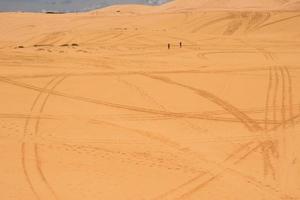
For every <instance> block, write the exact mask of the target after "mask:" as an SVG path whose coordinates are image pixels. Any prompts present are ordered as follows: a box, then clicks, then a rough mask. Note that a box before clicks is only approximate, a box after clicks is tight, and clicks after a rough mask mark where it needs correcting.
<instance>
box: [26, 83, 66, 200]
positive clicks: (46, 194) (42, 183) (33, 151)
mask: <svg viewBox="0 0 300 200" xmlns="http://www.w3.org/2000/svg"><path fill="white" fill-rule="evenodd" d="M64 78H65V77H63V78H62V79H59V77H54V78H52V79H51V80H50V81H49V82H48V83H47V84H46V85H45V86H44V88H42V90H40V91H39V94H38V95H37V96H36V98H35V100H34V101H33V104H32V106H31V109H30V111H31V113H33V112H35V110H36V109H37V110H39V115H40V114H42V111H43V109H44V106H45V105H46V102H47V101H48V98H49V96H50V94H49V93H48V94H47V91H48V90H49V89H48V88H51V85H52V84H53V85H54V86H52V88H51V89H54V88H55V87H56V86H57V85H58V84H59V83H61V81H63V80H64ZM56 81H57V82H56ZM50 91H51V90H50ZM44 95H46V97H45V98H43V96H44ZM40 103H41V106H40V108H38V107H39V106H38V104H40ZM31 120H33V119H32V118H31V117H28V118H27V119H26V122H25V125H24V135H23V137H24V139H25V138H26V137H28V136H33V138H36V137H37V136H38V132H37V131H38V126H39V121H40V120H41V117H37V118H36V119H35V120H34V121H31ZM31 122H32V123H33V124H34V131H33V134H32V133H31V134H28V126H29V125H31ZM31 157H33V158H34V159H33V160H34V163H32V161H31V159H30V158H31ZM22 163H23V171H24V174H25V176H26V179H27V181H28V183H29V185H30V186H31V189H32V190H33V192H34V193H35V194H36V197H37V199H41V200H42V199H55V200H57V199H58V197H57V195H56V193H55V191H54V190H53V188H52V187H51V185H50V184H49V182H48V180H47V178H46V176H45V175H44V173H43V170H42V168H41V161H40V157H39V154H38V145H37V144H36V143H35V142H33V143H27V142H23V143H22ZM33 182H35V183H36V184H33Z"/></svg>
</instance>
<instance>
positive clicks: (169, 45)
mask: <svg viewBox="0 0 300 200" xmlns="http://www.w3.org/2000/svg"><path fill="white" fill-rule="evenodd" d="M179 47H180V48H182V42H179ZM168 49H171V44H170V43H168Z"/></svg>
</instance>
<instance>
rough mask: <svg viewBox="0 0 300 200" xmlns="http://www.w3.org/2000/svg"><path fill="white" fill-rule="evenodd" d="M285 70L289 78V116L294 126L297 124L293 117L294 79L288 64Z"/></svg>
mask: <svg viewBox="0 0 300 200" xmlns="http://www.w3.org/2000/svg"><path fill="white" fill-rule="evenodd" d="M284 70H285V72H286V74H287V79H288V91H289V92H288V93H289V94H288V96H289V118H290V119H291V120H290V123H291V125H292V126H295V121H294V119H293V116H294V107H293V106H294V105H293V81H292V77H291V74H290V72H289V69H288V67H287V66H284Z"/></svg>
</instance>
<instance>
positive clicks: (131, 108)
mask: <svg viewBox="0 0 300 200" xmlns="http://www.w3.org/2000/svg"><path fill="white" fill-rule="evenodd" d="M142 75H144V74H142ZM0 81H2V82H5V83H8V84H11V85H15V86H18V87H22V88H26V89H30V90H34V91H38V92H40V91H43V92H45V93H50V94H51V95H55V96H59V97H64V98H68V99H72V100H76V101H80V102H85V103H92V104H96V105H102V106H107V107H112V108H117V109H123V110H129V111H134V112H140V113H148V114H154V115H160V116H172V117H174V118H192V119H205V120H208V119H209V118H208V117H207V116H200V115H197V114H193V113H191V114H189V113H176V112H166V111H162V110H155V109H150V108H144V107H138V106H132V105H124V104H118V103H112V102H108V101H103V100H98V99H93V98H89V97H83V96H78V95H72V94H67V93H64V92H59V91H55V90H53V91H51V90H49V89H45V90H44V89H43V88H40V87H37V86H33V85H30V84H26V83H22V82H19V81H14V80H11V79H8V78H4V77H0ZM203 95H208V98H209V99H211V100H212V101H215V102H216V103H219V104H220V105H221V106H223V107H224V108H226V109H228V110H229V111H231V112H233V114H235V115H236V116H235V117H238V119H239V120H240V121H241V122H242V123H244V124H245V125H246V127H247V128H248V129H249V130H253V129H259V130H260V129H261V127H260V126H259V125H258V124H257V123H255V122H253V121H252V120H251V119H249V118H248V116H246V115H245V114H244V113H240V112H239V111H237V110H236V108H234V107H233V108H232V106H231V105H230V104H226V103H225V104H224V102H222V100H220V99H215V97H214V96H213V95H211V94H209V93H207V92H204V93H203ZM231 109H233V110H231ZM211 119H212V118H211Z"/></svg>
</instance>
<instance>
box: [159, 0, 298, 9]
mask: <svg viewBox="0 0 300 200" xmlns="http://www.w3.org/2000/svg"><path fill="white" fill-rule="evenodd" d="M296 4H297V5H298V4H299V2H294V1H292V0H286V1H280V0H253V1H251V0H247V1H240V0H218V1H213V0H175V1H171V2H169V3H166V4H164V5H161V7H164V8H165V9H168V10H176V9H178V10H182V9H191V10H197V9H198V10H291V9H293V10H297V9H299V6H297V7H296V8H295V5H296Z"/></svg>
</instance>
